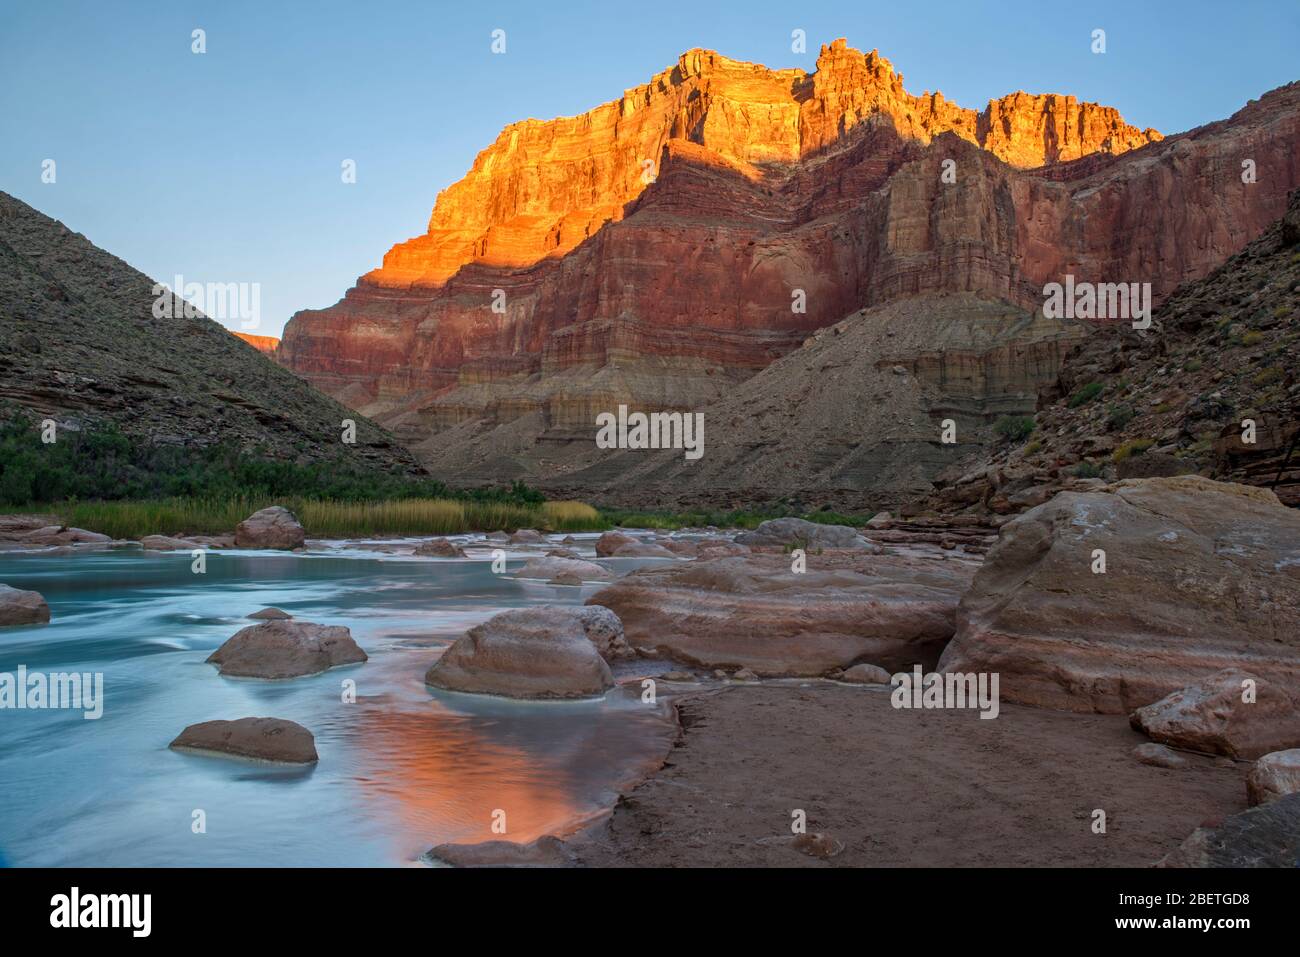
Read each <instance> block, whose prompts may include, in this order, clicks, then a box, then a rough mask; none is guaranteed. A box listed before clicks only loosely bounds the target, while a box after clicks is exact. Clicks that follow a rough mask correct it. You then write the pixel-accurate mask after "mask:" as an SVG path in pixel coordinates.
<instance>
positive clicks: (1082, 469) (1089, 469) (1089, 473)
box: [1070, 462, 1101, 478]
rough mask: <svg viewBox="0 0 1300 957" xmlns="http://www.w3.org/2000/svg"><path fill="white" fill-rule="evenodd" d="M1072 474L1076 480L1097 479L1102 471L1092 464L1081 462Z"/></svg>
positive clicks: (1071, 471)
mask: <svg viewBox="0 0 1300 957" xmlns="http://www.w3.org/2000/svg"><path fill="white" fill-rule="evenodd" d="M1070 474H1071V475H1073V476H1074V477H1075V478H1097V476H1099V475H1101V469H1100V468H1098V467H1097V466H1096V465H1094V464H1093V463H1092V462H1080V463H1079V464H1078V465H1076V466H1075V467H1074V468H1073V469H1071V470H1070Z"/></svg>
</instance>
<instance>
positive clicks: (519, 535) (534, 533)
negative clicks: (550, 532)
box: [510, 528, 546, 545]
mask: <svg viewBox="0 0 1300 957" xmlns="http://www.w3.org/2000/svg"><path fill="white" fill-rule="evenodd" d="M510 544H511V545H545V544H546V536H545V535H543V534H542V533H541V532H539V531H538V530H537V529H535V528H521V529H519V530H518V531H516V532H515V533H514V534H513V535H511V536H510Z"/></svg>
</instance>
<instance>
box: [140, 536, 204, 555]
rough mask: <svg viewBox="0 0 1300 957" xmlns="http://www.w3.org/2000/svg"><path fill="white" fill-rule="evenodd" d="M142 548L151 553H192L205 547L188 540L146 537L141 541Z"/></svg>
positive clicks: (168, 537) (169, 537)
mask: <svg viewBox="0 0 1300 957" xmlns="http://www.w3.org/2000/svg"><path fill="white" fill-rule="evenodd" d="M140 547H141V548H143V549H144V550H145V551H149V552H180V551H191V550H193V549H195V548H202V547H203V546H202V545H200V544H199V543H198V542H192V541H190V540H189V539H187V538H172V537H171V536H168V535H146V536H144V538H142V539H140Z"/></svg>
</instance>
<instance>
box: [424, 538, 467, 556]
mask: <svg viewBox="0 0 1300 957" xmlns="http://www.w3.org/2000/svg"><path fill="white" fill-rule="evenodd" d="M415 554H416V555H421V556H432V557H434V558H465V557H466V555H465V550H464V549H463V548H461V547H460V546H459V545H457V544H456V543H455V542H449V541H447V539H445V538H431V539H429V541H427V542H421V543H420V544H419V545H418V546H417V547H416V549H415Z"/></svg>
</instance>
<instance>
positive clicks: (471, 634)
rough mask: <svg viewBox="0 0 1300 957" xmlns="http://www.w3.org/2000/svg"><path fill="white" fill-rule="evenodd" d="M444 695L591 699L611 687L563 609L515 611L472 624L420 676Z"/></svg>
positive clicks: (577, 624)
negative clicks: (463, 694)
mask: <svg viewBox="0 0 1300 957" xmlns="http://www.w3.org/2000/svg"><path fill="white" fill-rule="evenodd" d="M424 680H425V683H426V684H429V685H432V686H433V687H435V688H446V689H447V690H449V691H464V692H469V693H471V694H494V695H503V696H505V697H508V698H590V697H595V696H598V695H602V694H604V693H605V692H606V691H608V690H609V689H610V688H612V687H613V685H614V679H613V677H612V676H611V675H610V672H609V665H607V664H606V663H605V659H604V658H602V657H601V655H600V652H598V651H597V650H596V646H595V644H593V642H592V641H591V640H590V639H589V638H588V637H587V634H586V632H585V630H584V628H583V624H582V620H581V619H580V618H579V617H578V616H577V615H575V614H573V613H572V610H571V609H565V608H548V607H539V608H515V609H512V610H510V611H503V612H501V613H500V614H498V615H494V616H493V617H492V618H490V619H488V620H487V621H485V622H484V623H483V624H481V625H475V626H474V627H473V628H471V629H470V630H469V631H468V632H466V633H465V635H464V636H463V637H461V638H459V639H457V640H456V641H455V643H453V644H452V645H451V647H450V648H448V649H447V650H446V651H445V652H443V654H442V657H441V658H439V659H438V660H437V662H435V663H434V665H433V667H431V668H430V669H429V670H428V672H427V673H426V674H425V676H424Z"/></svg>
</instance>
